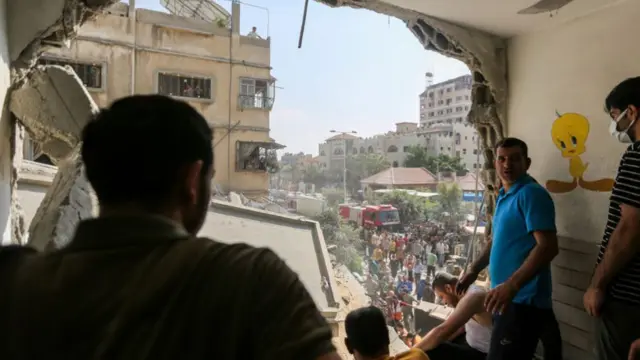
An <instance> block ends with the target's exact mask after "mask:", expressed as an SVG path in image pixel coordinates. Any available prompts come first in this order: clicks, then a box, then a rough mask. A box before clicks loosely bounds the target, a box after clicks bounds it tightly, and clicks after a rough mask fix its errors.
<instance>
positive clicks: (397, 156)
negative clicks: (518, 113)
mask: <svg viewBox="0 0 640 360" xmlns="http://www.w3.org/2000/svg"><path fill="white" fill-rule="evenodd" d="M413 145H419V146H424V145H425V140H424V138H423V137H420V136H419V129H418V124H417V123H412V122H400V123H397V124H396V131H390V132H388V133H386V134H380V135H375V136H372V137H368V138H360V137H358V136H355V135H351V134H338V135H335V136H333V137H330V138H328V139H327V140H325V142H324V143H322V144H320V145H319V146H318V151H319V154H320V155H319V156H318V160H319V162H320V164H321V166H322V167H323V168H327V169H332V170H339V169H342V167H343V165H344V156H345V153H346V154H347V155H352V156H355V155H358V154H380V155H382V156H384V157H385V158H386V159H387V160H388V161H389V163H390V164H391V165H392V166H394V167H399V166H402V165H403V163H404V160H405V158H406V157H407V152H408V150H409V147H411V146H413ZM345 146H346V148H345Z"/></svg>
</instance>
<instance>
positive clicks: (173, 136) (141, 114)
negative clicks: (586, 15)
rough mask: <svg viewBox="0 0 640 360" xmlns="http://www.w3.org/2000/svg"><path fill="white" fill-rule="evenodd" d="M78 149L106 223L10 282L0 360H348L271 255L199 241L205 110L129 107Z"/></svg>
mask: <svg viewBox="0 0 640 360" xmlns="http://www.w3.org/2000/svg"><path fill="white" fill-rule="evenodd" d="M80 144H81V154H82V160H83V162H84V170H85V174H86V177H87V179H88V180H89V183H90V184H91V187H92V188H93V190H94V191H95V194H96V196H97V199H98V201H99V206H100V212H99V215H98V217H97V218H93V219H87V220H83V221H81V222H80V224H79V225H78V227H77V229H76V232H75V234H74V235H73V238H72V240H71V242H70V244H69V245H68V246H66V247H65V248H63V249H61V250H51V251H48V252H46V253H38V254H30V255H29V257H28V258H25V259H24V261H21V262H20V263H19V264H16V266H15V267H12V269H11V274H10V275H11V277H8V276H9V274H6V273H4V274H3V279H6V281H3V282H2V285H3V289H2V294H3V295H2V297H1V298H0V308H1V309H2V314H1V315H0V318H1V319H2V321H1V322H0V326H1V327H2V329H0V330H1V332H2V334H3V335H2V337H1V340H0V358H1V359H23V360H36V359H47V358H53V359H143V358H144V359H181V360H182V359H183V360H189V359H193V360H195V359H228V360H232V359H238V358H243V357H246V358H252V359H265V360H266V359H319V360H338V359H340V356H339V355H338V354H337V353H336V352H335V348H334V346H333V345H332V342H331V338H332V332H331V328H330V327H329V325H328V324H327V322H326V321H325V319H324V317H323V316H322V314H321V313H320V312H319V311H318V308H317V307H316V305H315V302H314V300H313V298H312V297H311V296H310V295H309V293H308V292H307V290H306V289H305V286H304V285H303V284H302V282H301V281H300V280H299V277H298V275H297V274H296V273H295V272H294V271H292V270H291V269H290V268H289V266H287V264H286V263H285V262H284V261H283V260H282V259H280V258H279V257H278V256H277V255H276V254H275V253H274V252H273V251H271V250H269V249H268V248H255V247H252V246H250V245H247V244H240V243H238V244H226V243H221V242H218V241H215V240H213V239H209V238H201V237H197V235H196V234H197V233H198V232H199V230H200V229H201V227H202V226H203V224H204V222H205V218H206V215H207V213H208V209H209V203H210V199H211V183H212V178H213V175H214V169H215V167H214V147H213V145H212V144H213V133H212V127H211V124H210V123H208V122H207V120H206V119H205V118H204V117H203V116H202V115H201V114H200V112H198V111H197V110H196V109H194V108H193V107H191V106H190V105H189V104H187V103H186V102H183V101H180V100H176V99H172V98H171V97H167V96H161V95H135V96H129V97H125V98H122V99H119V100H117V101H115V102H113V103H112V104H111V106H110V107H108V108H106V109H102V110H100V112H98V113H97V114H96V115H95V116H94V117H93V118H92V119H90V121H89V122H88V123H87V125H86V126H85V127H84V129H83V131H82V138H81V142H80ZM230 274H232V275H233V276H230ZM228 289H234V292H233V293H232V294H227V296H220V294H222V293H224V292H228ZM292 309H295V311H292ZM229 319H233V324H234V325H233V326H231V327H227V328H226V329H225V331H220V326H221V324H225V323H228V321H229ZM265 324H268V326H265ZM214 333H215V334H216V335H215V336H212V334H214ZM247 334H251V336H249V337H248V336H247ZM34 344H37V345H36V346H34Z"/></svg>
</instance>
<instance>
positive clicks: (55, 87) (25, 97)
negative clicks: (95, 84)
mask: <svg viewBox="0 0 640 360" xmlns="http://www.w3.org/2000/svg"><path fill="white" fill-rule="evenodd" d="M9 110H10V111H11V112H12V113H13V114H14V115H15V116H16V117H17V118H18V119H19V121H20V123H21V124H22V125H24V127H25V128H26V130H27V132H28V133H29V135H30V136H31V139H32V140H34V141H36V142H38V143H41V144H42V151H43V152H44V153H45V154H47V155H49V157H50V158H51V159H52V160H54V161H57V160H59V159H63V158H64V157H66V156H67V155H68V154H69V152H70V151H71V150H72V149H73V148H74V147H75V146H77V145H78V143H79V142H80V135H81V132H82V128H83V127H84V125H85V124H86V123H87V122H88V121H89V119H90V118H91V116H92V115H93V114H95V113H96V112H97V111H98V106H97V105H96V104H95V102H94V101H93V100H92V98H91V96H90V95H89V92H88V91H87V89H86V88H85V87H84V85H83V84H82V82H81V81H80V78H78V76H77V75H76V73H75V71H73V69H72V68H71V67H68V66H67V67H61V66H44V67H43V66H38V67H36V68H35V70H34V71H33V72H32V73H30V74H29V76H28V77H27V78H26V81H25V82H23V84H22V86H21V87H19V88H17V89H15V90H14V91H12V92H11V97H10V100H9Z"/></svg>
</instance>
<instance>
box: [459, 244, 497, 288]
mask: <svg viewBox="0 0 640 360" xmlns="http://www.w3.org/2000/svg"><path fill="white" fill-rule="evenodd" d="M491 244H492V239H491V238H489V240H488V241H487V245H486V246H485V247H484V249H483V250H482V254H480V256H479V257H478V259H476V261H474V262H473V264H471V266H470V267H469V269H466V271H465V272H464V274H463V275H462V277H461V278H460V280H459V281H458V285H456V292H457V293H458V295H462V294H464V292H465V291H467V289H468V288H469V286H471V284H473V283H474V282H475V281H476V279H477V278H478V274H479V273H480V271H482V270H484V268H486V267H487V266H489V257H490V255H491Z"/></svg>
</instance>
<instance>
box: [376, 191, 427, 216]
mask: <svg viewBox="0 0 640 360" xmlns="http://www.w3.org/2000/svg"><path fill="white" fill-rule="evenodd" d="M380 203H381V204H390V205H393V206H395V207H396V208H397V209H398V214H399V215H400V220H401V221H402V222H403V223H409V222H412V221H416V220H422V219H423V218H424V216H425V201H424V199H422V198H420V197H418V196H415V195H411V194H408V193H407V192H406V191H398V190H395V191H392V192H390V193H386V194H384V195H383V196H382V198H380Z"/></svg>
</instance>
